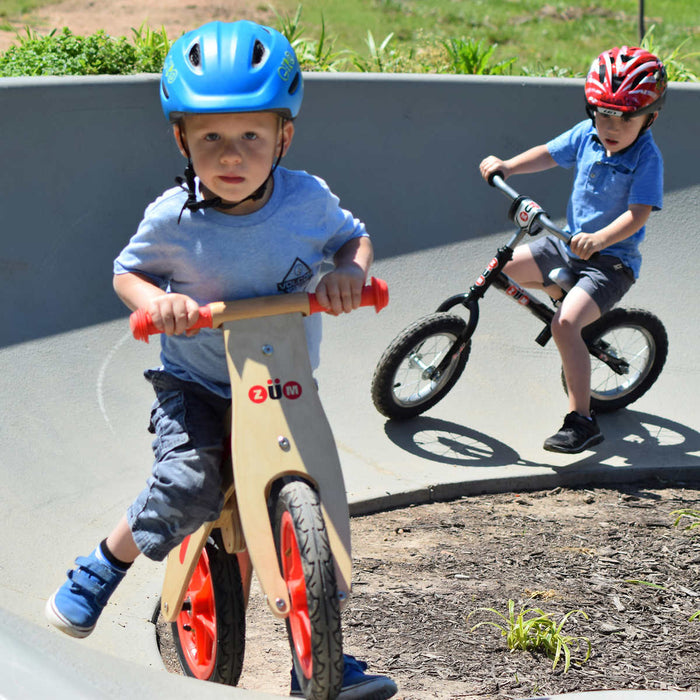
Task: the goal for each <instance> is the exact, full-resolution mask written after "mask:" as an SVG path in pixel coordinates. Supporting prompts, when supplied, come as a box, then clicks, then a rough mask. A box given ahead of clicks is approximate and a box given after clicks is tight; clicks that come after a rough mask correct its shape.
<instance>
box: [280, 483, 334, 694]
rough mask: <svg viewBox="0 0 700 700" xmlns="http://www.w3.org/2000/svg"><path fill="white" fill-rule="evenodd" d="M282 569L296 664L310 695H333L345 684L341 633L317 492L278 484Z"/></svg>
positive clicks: (304, 485)
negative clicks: (287, 593)
mask: <svg viewBox="0 0 700 700" xmlns="http://www.w3.org/2000/svg"><path fill="white" fill-rule="evenodd" d="M273 505H274V531H275V543H276V546H277V555H278V558H279V562H280V571H281V572H282V576H283V578H284V579H285V581H286V582H287V585H288V589H289V595H290V604H291V609H290V613H289V615H288V616H287V618H286V619H285V621H286V624H287V635H288V637H289V645H290V647H291V650H292V659H293V661H294V670H295V672H296V676H297V679H298V681H299V685H300V686H301V690H302V692H303V693H304V696H305V697H306V698H307V699H308V700H333V699H334V698H336V697H337V695H338V693H340V689H341V687H342V684H343V637H342V632H341V628H340V602H339V599H338V587H337V585H336V578H335V566H334V562H333V556H332V553H331V548H330V544H329V542H328V534H327V532H326V525H325V523H324V520H323V515H322V513H321V505H320V502H319V497H318V494H317V492H316V491H315V490H314V489H313V488H312V487H311V486H310V485H309V484H308V483H306V482H305V481H301V480H295V481H291V482H288V483H286V484H284V486H282V488H281V489H280V491H279V493H278V494H277V496H276V498H275V502H274V504H273Z"/></svg>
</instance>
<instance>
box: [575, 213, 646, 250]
mask: <svg viewBox="0 0 700 700" xmlns="http://www.w3.org/2000/svg"><path fill="white" fill-rule="evenodd" d="M651 209H652V207H651V205H648V204H630V206H629V209H628V210H627V211H626V212H624V213H623V214H620V216H618V217H617V219H615V220H614V221H613V222H612V223H610V224H608V225H607V226H606V227H605V228H602V229H600V230H599V231H596V232H595V233H583V232H582V233H577V234H576V235H575V236H574V237H573V238H572V239H571V250H572V251H573V252H574V253H576V255H578V256H579V258H581V259H583V260H588V259H589V258H590V257H591V255H593V254H594V253H599V252H600V251H601V250H603V249H605V248H607V247H609V246H611V245H612V244H613V243H618V242H619V241H624V240H625V238H629V237H630V236H632V235H634V234H635V233H637V231H639V229H640V228H642V226H644V224H646V222H647V219H648V218H649V214H651Z"/></svg>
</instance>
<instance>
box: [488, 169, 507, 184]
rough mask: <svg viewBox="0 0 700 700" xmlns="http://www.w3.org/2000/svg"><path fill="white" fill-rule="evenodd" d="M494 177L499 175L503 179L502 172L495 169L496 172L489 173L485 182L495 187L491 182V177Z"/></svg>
mask: <svg viewBox="0 0 700 700" xmlns="http://www.w3.org/2000/svg"><path fill="white" fill-rule="evenodd" d="M494 177H500V178H501V180H502V179H503V173H502V172H501V171H500V170H496V172H494V173H491V174H490V175H489V179H488V180H487V182H488V183H489V185H491V187H495V186H496V185H494V184H493V178H494Z"/></svg>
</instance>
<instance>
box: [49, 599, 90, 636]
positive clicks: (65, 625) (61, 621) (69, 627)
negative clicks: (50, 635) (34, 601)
mask: <svg viewBox="0 0 700 700" xmlns="http://www.w3.org/2000/svg"><path fill="white" fill-rule="evenodd" d="M55 598H56V594H55V593H54V594H53V595H52V596H51V597H50V598H49V599H48V600H47V601H46V607H45V608H44V615H45V616H46V619H47V620H48V621H49V622H50V623H51V624H52V625H53V626H54V627H56V628H57V629H59V630H61V632H63V633H64V634H67V635H69V636H70V637H75V638H76V639H84V638H85V637H87V636H88V635H89V634H90V633H91V632H92V630H94V629H95V625H93V626H92V627H79V626H78V625H74V624H73V623H72V622H71V621H70V620H67V619H66V618H65V617H63V615H61V613H60V612H58V610H57V609H56V604H55V602H54V599H55Z"/></svg>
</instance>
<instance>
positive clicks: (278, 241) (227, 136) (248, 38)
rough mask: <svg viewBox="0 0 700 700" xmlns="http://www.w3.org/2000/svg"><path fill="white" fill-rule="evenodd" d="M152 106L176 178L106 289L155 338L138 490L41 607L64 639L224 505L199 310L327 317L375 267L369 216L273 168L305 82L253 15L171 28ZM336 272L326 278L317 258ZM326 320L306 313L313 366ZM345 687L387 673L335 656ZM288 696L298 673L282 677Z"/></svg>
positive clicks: (371, 692)
mask: <svg viewBox="0 0 700 700" xmlns="http://www.w3.org/2000/svg"><path fill="white" fill-rule="evenodd" d="M160 93H161V103H162V106H163V110H164V112H165V115H166V117H167V118H168V119H169V120H170V121H171V122H172V123H173V132H174V136H175V140H176V142H177V145H178V147H179V149H180V151H181V152H182V154H183V156H184V157H185V158H186V159H187V168H186V170H185V179H184V183H183V184H182V185H181V186H180V187H175V188H173V189H170V190H168V191H166V192H165V193H163V195H161V196H160V197H159V198H158V199H157V200H156V201H155V202H153V203H152V204H151V205H149V207H148V208H147V209H146V212H145V215H144V218H143V220H142V222H141V224H140V225H139V227H138V230H137V232H136V234H135V235H134V236H133V237H132V239H131V240H130V241H129V243H128V245H127V246H126V248H124V250H123V251H122V252H121V253H120V255H119V256H118V258H117V259H116V260H115V262H114V288H115V290H116V292H117V294H118V295H119V297H120V298H121V299H122V300H123V301H124V303H125V304H126V305H127V306H128V307H129V308H130V309H132V310H135V309H145V310H146V311H148V312H149V314H150V316H151V318H152V319H153V322H154V324H155V325H156V327H157V328H158V329H160V330H162V331H163V335H162V336H161V361H162V365H161V367H159V368H157V369H152V370H149V371H147V372H146V377H147V379H148V380H149V381H150V382H151V384H152V385H153V387H154V390H155V393H156V401H155V404H154V406H153V410H152V412H151V426H150V430H151V431H152V432H153V433H154V434H155V440H154V443H153V450H154V454H155V463H154V465H153V469H152V475H151V477H150V479H149V480H148V482H147V485H146V488H145V489H144V490H143V491H142V492H141V493H140V494H139V495H138V496H137V498H136V500H135V501H134V502H133V504H132V505H131V506H130V507H129V509H128V510H127V513H126V515H125V516H124V517H123V518H122V519H121V520H120V522H119V523H118V524H117V526H116V527H115V528H114V530H112V532H111V533H110V534H109V535H108V536H107V538H106V539H105V540H103V541H102V542H101V543H100V544H99V545H98V546H97V548H96V549H95V550H94V551H93V552H92V554H90V555H89V556H88V557H79V558H78V559H77V560H76V564H77V566H76V568H75V569H73V570H71V571H69V572H68V580H67V581H66V582H65V583H64V584H63V585H62V586H61V587H60V588H59V589H58V590H57V591H56V592H55V593H54V594H53V596H52V597H51V598H50V599H49V601H48V602H47V604H46V615H47V617H48V619H49V621H50V622H51V623H52V624H54V625H55V626H56V627H58V628H59V629H60V630H61V631H63V632H65V633H66V634H69V635H71V636H74V637H85V636H87V635H88V634H90V633H91V632H92V630H93V629H94V627H95V625H96V623H97V620H98V618H99V615H100V613H101V612H102V610H103V609H104V607H105V605H106V604H107V601H108V600H109V597H110V596H111V595H112V593H113V592H114V590H115V589H116V587H117V585H118V584H119V582H120V581H121V580H122V578H123V577H124V575H125V573H126V571H127V569H128V568H129V567H130V566H131V563H132V562H133V561H134V560H135V559H136V557H137V556H138V555H139V554H141V553H143V554H145V555H146V556H147V557H148V558H150V559H153V560H155V561H161V560H163V559H164V558H165V557H166V556H167V554H168V552H170V550H172V549H173V548H174V547H176V546H177V545H178V544H179V543H180V542H181V541H182V540H183V539H184V538H185V537H186V536H187V535H188V534H190V533H192V532H194V531H195V530H197V529H198V528H199V526H200V525H201V524H202V523H203V522H208V521H212V520H216V519H217V518H218V515H219V512H220V510H221V508H222V506H223V495H222V491H221V475H220V465H221V463H222V459H223V452H224V441H225V416H226V414H227V411H228V408H229V405H230V399H231V387H230V383H229V375H228V370H227V365H226V356H225V348H224V342H223V336H222V331H221V330H220V329H203V330H188V329H190V328H191V327H192V326H193V325H194V324H195V323H196V321H197V320H198V316H199V311H198V309H199V307H200V305H203V304H207V303H209V302H213V301H217V300H227V299H238V298H249V297H255V296H263V295H269V294H277V293H289V292H294V291H301V290H306V289H312V288H313V287H314V285H315V292H316V298H317V299H318V301H319V303H320V304H321V305H322V306H325V307H326V308H327V309H329V311H331V312H332V313H334V314H339V313H343V312H349V311H352V310H353V309H355V308H357V307H358V306H359V305H360V300H361V293H362V288H363V286H364V283H365V279H366V277H367V272H368V269H369V266H370V264H371V262H372V258H373V253H372V244H371V242H370V239H369V237H368V235H367V232H366V231H365V227H364V225H363V224H362V222H360V221H359V220H358V219H356V218H354V217H353V216H352V214H351V213H350V212H348V211H346V210H344V209H342V208H341V207H340V206H339V201H338V198H337V197H336V196H335V195H333V194H332V193H331V192H330V190H329V189H328V187H327V185H326V184H325V183H324V182H323V181H322V180H320V179H319V178H316V177H313V176H311V175H308V174H307V173H305V172H301V171H290V170H287V169H285V168H282V167H278V165H279V162H280V159H281V158H282V156H283V155H284V154H285V153H286V151H287V149H288V148H289V145H290V143H291V141H292V137H293V135H294V124H293V119H294V118H295V117H296V116H297V114H298V112H299V108H300V106H301V102H302V96H303V84H302V74H301V70H300V68H299V63H298V61H297V59H296V56H295V54H294V50H293V48H292V47H291V45H290V44H289V42H288V41H287V39H286V38H285V37H284V36H282V35H281V34H280V33H279V32H277V31H276V30H274V29H271V28H269V27H263V26H260V25H257V24H255V23H254V22H248V21H239V22H233V23H221V22H211V23H209V24H205V25H203V26H202V27H200V28H199V29H197V30H194V31H192V32H189V33H187V34H185V35H183V36H182V37H180V39H178V40H177V41H176V42H175V43H174V44H173V46H172V48H171V49H170V51H169V53H168V56H167V58H166V60H165V65H164V69H163V75H162V80H161V83H160ZM329 262H330V263H333V269H332V270H331V271H330V272H328V273H327V274H326V275H324V276H321V266H322V264H323V263H329ZM320 321H321V319H320V315H316V316H312V317H308V318H306V319H305V323H306V332H307V338H308V344H309V352H310V359H311V364H312V366H316V365H317V364H318V355H319V344H320V336H321V331H320ZM343 660H344V673H343V685H342V690H341V693H340V697H341V698H343V697H352V698H357V699H361V698H373V699H374V700H383V699H384V698H390V697H391V696H392V695H394V694H395V693H396V684H395V683H394V682H393V681H392V680H391V679H390V678H387V677H385V676H378V675H369V674H366V673H364V671H365V670H366V668H367V666H366V664H364V663H363V662H360V661H357V660H356V659H354V658H353V657H351V656H347V655H346V656H344V657H343ZM291 690H292V693H293V694H300V693H301V689H300V684H299V682H298V679H297V677H296V674H295V673H294V671H293V672H292V688H291Z"/></svg>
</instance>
